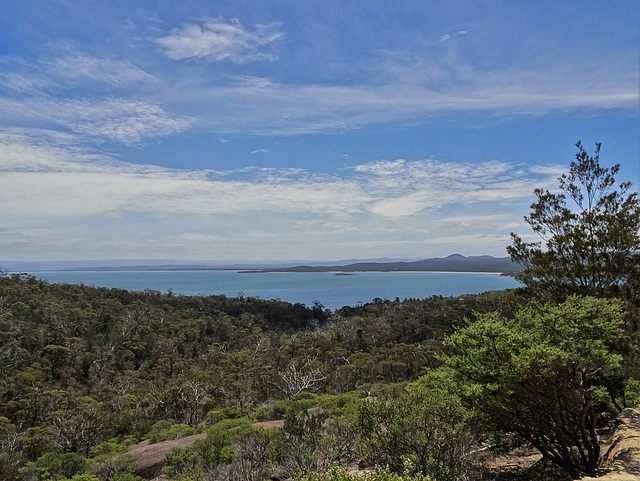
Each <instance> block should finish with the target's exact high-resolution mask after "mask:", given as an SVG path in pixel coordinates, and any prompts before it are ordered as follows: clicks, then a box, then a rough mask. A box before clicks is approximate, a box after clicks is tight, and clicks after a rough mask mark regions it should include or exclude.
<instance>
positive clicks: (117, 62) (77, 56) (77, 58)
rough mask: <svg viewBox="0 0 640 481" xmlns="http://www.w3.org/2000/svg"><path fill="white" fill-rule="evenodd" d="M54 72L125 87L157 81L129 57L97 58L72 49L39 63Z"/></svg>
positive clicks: (78, 78)
mask: <svg viewBox="0 0 640 481" xmlns="http://www.w3.org/2000/svg"><path fill="white" fill-rule="evenodd" d="M40 63H41V64H42V65H43V66H44V67H45V68H46V69H47V70H48V71H49V72H50V74H51V75H53V76H55V77H57V78H60V79H65V80H67V81H68V80H74V81H76V80H83V81H91V82H94V83H97V84H100V83H104V84H107V85H109V86H112V87H117V88H123V87H128V86H131V85H135V84H139V83H141V82H154V81H155V78H154V77H153V76H152V75H150V74H148V73H147V72H145V71H144V70H142V69H141V68H139V67H137V66H135V65H133V64H132V63H131V62H129V61H127V60H121V59H118V58H109V57H97V56H94V55H89V54H86V53H83V52H81V51H79V50H72V51H71V52H69V53H67V55H65V56H64V57H57V58H55V57H54V58H51V59H46V60H42V61H41V62H40Z"/></svg>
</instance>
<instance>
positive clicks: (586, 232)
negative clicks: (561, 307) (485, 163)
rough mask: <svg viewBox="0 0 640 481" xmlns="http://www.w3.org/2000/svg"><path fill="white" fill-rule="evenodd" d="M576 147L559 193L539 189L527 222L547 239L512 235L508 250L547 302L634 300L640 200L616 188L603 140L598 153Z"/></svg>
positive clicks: (639, 267) (639, 263) (639, 265)
mask: <svg viewBox="0 0 640 481" xmlns="http://www.w3.org/2000/svg"><path fill="white" fill-rule="evenodd" d="M576 147H577V148H578V152H577V153H576V158H575V161H574V162H572V163H571V165H570V168H569V173H568V174H563V175H562V176H561V177H559V179H558V180H559V187H560V190H561V193H552V192H550V191H548V190H543V189H536V190H535V195H536V197H537V201H536V202H534V203H533V204H531V209H532V212H531V214H529V215H528V216H526V217H525V221H526V222H527V224H529V225H530V226H531V228H532V229H533V231H534V232H535V233H536V234H538V235H539V236H540V238H541V239H542V242H532V243H528V242H524V241H523V240H522V238H520V237H519V236H518V235H516V234H514V233H512V234H511V237H512V239H513V243H512V245H511V246H509V247H507V251H508V252H509V255H510V256H511V259H512V260H514V261H515V262H518V263H519V264H520V265H522V266H523V267H524V271H523V272H522V273H521V274H519V275H518V277H517V278H518V280H520V281H521V282H523V283H524V284H525V286H526V288H527V289H528V290H529V291H530V292H532V293H533V294H535V295H536V296H538V297H540V298H542V299H545V300H560V301H561V300H563V299H565V298H566V297H567V296H568V295H571V294H582V295H592V296H596V297H610V296H620V295H624V297H627V298H632V297H634V296H635V295H636V294H637V292H638V287H639V284H640V282H639V273H640V235H639V229H640V200H639V199H638V197H637V194H636V193H629V189H630V187H631V183H630V182H622V183H620V184H617V183H616V179H615V177H616V175H617V174H618V172H619V170H620V164H616V165H614V166H613V167H610V168H607V167H602V166H601V165H600V147H601V144H600V143H597V144H596V150H595V153H594V155H593V156H591V155H589V154H588V153H587V151H586V150H585V149H584V148H583V146H582V144H581V143H580V142H578V143H577V144H576ZM569 201H571V203H570V204H569ZM542 244H544V245H542Z"/></svg>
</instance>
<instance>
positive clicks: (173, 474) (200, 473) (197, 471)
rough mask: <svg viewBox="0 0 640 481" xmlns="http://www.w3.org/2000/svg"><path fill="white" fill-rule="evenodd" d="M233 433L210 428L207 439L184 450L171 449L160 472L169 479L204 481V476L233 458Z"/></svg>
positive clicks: (198, 441) (200, 440)
mask: <svg viewBox="0 0 640 481" xmlns="http://www.w3.org/2000/svg"><path fill="white" fill-rule="evenodd" d="M234 440H235V439H234V433H232V432H231V431H229V430H223V429H217V428H211V429H209V430H208V431H207V437H206V438H204V439H199V440H197V441H196V442H195V443H194V445H193V446H190V447H188V448H185V449H180V448H173V449H172V450H171V451H170V452H169V453H167V455H166V458H165V466H164V468H163V469H162V472H163V473H164V474H166V475H167V476H169V478H171V479H177V480H182V479H185V480H186V479H189V480H204V474H205V472H206V471H207V470H208V469H211V468H213V467H215V466H217V465H219V464H222V463H229V462H231V460H232V459H233V457H234V448H233V446H234Z"/></svg>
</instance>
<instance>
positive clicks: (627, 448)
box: [583, 406, 640, 481]
mask: <svg viewBox="0 0 640 481" xmlns="http://www.w3.org/2000/svg"><path fill="white" fill-rule="evenodd" d="M604 448H605V449H606V451H605V455H604V456H603V463H602V469H603V475H602V476H600V477H598V478H583V480H594V481H595V480H597V481H638V480H639V479H640V406H639V407H636V408H633V409H632V408H628V409H625V410H624V411H622V413H621V414H620V416H619V417H618V426H617V427H616V430H615V432H614V433H613V436H612V438H611V444H610V445H609V446H606V447H604Z"/></svg>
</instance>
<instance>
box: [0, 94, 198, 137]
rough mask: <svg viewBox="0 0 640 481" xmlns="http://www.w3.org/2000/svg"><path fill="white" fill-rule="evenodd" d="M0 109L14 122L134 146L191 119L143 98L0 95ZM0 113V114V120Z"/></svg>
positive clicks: (176, 129) (175, 129) (177, 129)
mask: <svg viewBox="0 0 640 481" xmlns="http://www.w3.org/2000/svg"><path fill="white" fill-rule="evenodd" d="M0 110H4V114H5V115H4V117H5V119H6V120H8V119H11V120H12V121H13V122H14V123H18V124H19V123H22V122H31V123H33V121H34V120H36V122H37V123H40V124H42V123H45V125H46V124H49V125H52V126H64V127H66V128H68V129H69V130H70V131H72V132H75V133H78V134H83V135H85V136H86V137H93V138H94V139H98V140H108V141H112V142H119V143H122V144H125V145H135V144H139V143H141V142H144V141H148V140H153V139H156V138H159V137H163V136H167V135H172V134H175V133H177V132H180V131H182V130H185V129H186V128H188V127H189V126H190V125H191V124H192V123H193V122H194V119H193V118H191V117H187V116H178V115H174V114H171V113H170V112H167V111H166V110H165V109H164V108H163V107H162V106H160V105H158V104H156V103H152V102H149V101H144V100H127V99H121V98H107V99H104V100H99V99H92V100H50V99H47V98H42V97H33V98H30V99H7V98H4V99H2V98H0ZM2 117H3V115H2V114H0V120H2Z"/></svg>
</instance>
